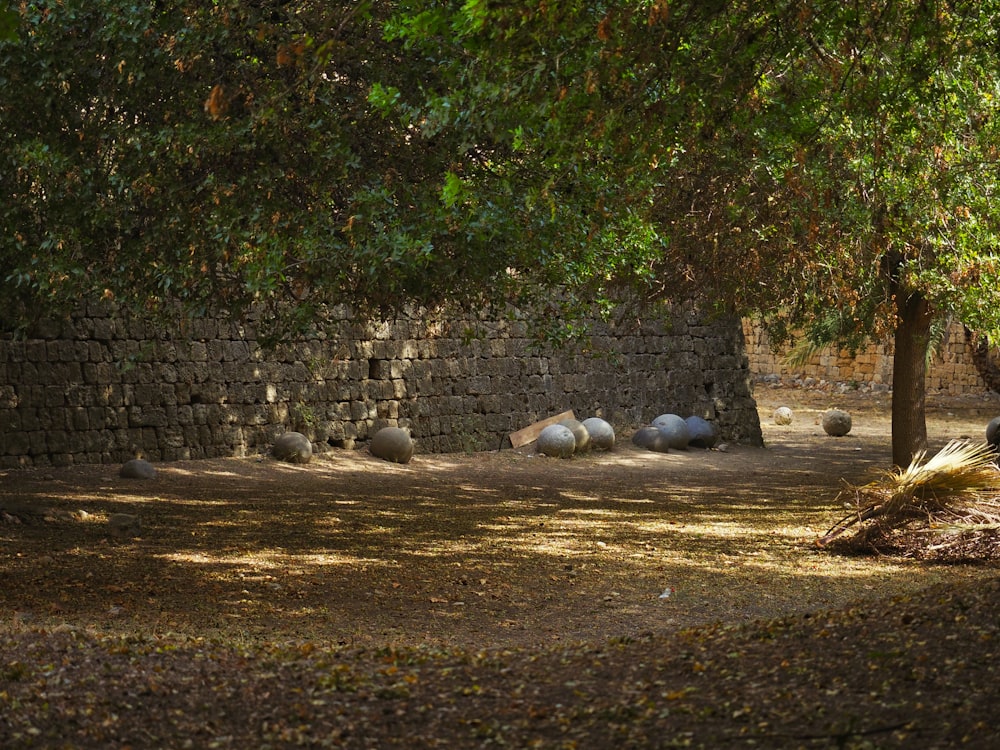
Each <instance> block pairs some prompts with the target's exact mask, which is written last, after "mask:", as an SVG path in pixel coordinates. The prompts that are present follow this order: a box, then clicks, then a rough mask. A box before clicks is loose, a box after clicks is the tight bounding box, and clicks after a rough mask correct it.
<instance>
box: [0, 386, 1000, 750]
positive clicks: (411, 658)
mask: <svg viewBox="0 0 1000 750" xmlns="http://www.w3.org/2000/svg"><path fill="white" fill-rule="evenodd" d="M758 401H759V407H760V413H761V421H762V427H763V429H764V435H765V440H766V443H767V447H766V448H764V449H760V448H750V447H745V446H732V447H730V448H729V449H728V450H726V451H701V450H698V451H695V450H692V451H687V452H676V453H670V454H666V455H664V454H656V453H649V452H646V451H641V450H639V449H636V448H634V447H633V446H631V445H630V444H629V441H628V438H629V436H628V435H620V436H619V445H618V447H617V448H616V450H615V451H614V452H612V453H610V454H603V453H591V454H588V455H585V456H582V457H578V458H574V459H571V460H563V461H559V460H554V459H547V458H544V457H536V456H532V455H530V454H527V453H522V452H515V451H503V452H499V453H484V454H470V455H446V456H427V455H417V456H416V457H414V459H413V460H412V462H411V463H409V464H407V465H405V466H398V465H395V464H389V463H386V462H383V461H379V460H377V459H374V458H372V457H371V456H369V455H367V453H365V452H362V451H358V452H353V451H352V452H346V451H341V452H335V453H332V454H329V455H326V456H321V457H318V458H316V459H314V461H313V462H312V463H310V464H308V465H305V466H293V465H288V464H281V463H278V462H275V461H272V460H270V459H259V460H258V459H249V460H235V459H233V460H219V461H201V462H181V463H175V464H163V465H161V466H159V467H158V468H159V476H158V477H157V479H156V480H154V481H151V482H142V481H127V480H123V479H120V478H119V477H118V476H117V468H118V467H110V466H85V467H68V468H59V469H45V470H30V471H28V470H25V471H8V472H5V473H0V508H2V507H4V506H5V504H6V505H7V506H8V507H15V506H16V507H17V508H21V509H23V508H25V507H26V506H27V507H31V508H35V509H37V512H36V513H34V514H30V513H29V514H24V513H19V514H17V519H18V520H22V521H24V522H21V523H18V522H15V521H8V522H6V523H0V544H2V547H0V572H2V575H3V581H4V585H3V586H2V588H0V745H2V746H4V747H22V746H23V747H29V746H62V745H71V746H87V745H95V746H105V747H111V746H125V745H134V746H140V745H142V746H164V747H173V746H182V745H183V744H184V743H185V742H187V741H191V742H192V743H193V744H192V745H191V746H193V747H199V746H208V744H210V742H214V743H216V745H217V746H219V747H230V746H231V747H247V746H257V745H260V746H263V745H265V744H271V745H272V746H283V745H285V744H293V743H294V742H295V741H297V740H296V737H298V738H299V739H300V740H302V742H304V743H305V744H307V745H316V746H322V745H323V744H326V745H332V746H352V747H354V746H356V747H369V746H370V747H380V746H386V745H389V744H392V743H393V741H395V740H400V739H401V738H402V737H408V738H409V739H410V740H412V743H410V744H411V745H423V746H435V745H437V744H444V745H448V746H478V745H480V744H483V745H485V744H489V743H490V742H493V741H499V739H505V741H507V742H508V743H509V744H513V745H515V746H526V745H528V744H530V743H531V742H534V741H535V740H538V741H539V742H540V743H541V746H559V743H562V742H564V741H565V743H567V746H572V745H571V744H569V743H571V742H576V743H577V746H581V747H582V746H589V747H603V746H607V744H608V743H610V742H613V741H622V740H627V741H626V742H625V744H626V745H629V743H631V745H632V746H669V744H668V743H667V741H666V737H667V734H669V736H670V742H671V743H673V742H676V743H678V744H693V745H695V746H699V745H701V746H717V745H713V744H712V743H713V742H714V741H726V742H734V741H737V740H739V741H743V740H745V739H746V738H747V737H753V738H756V739H755V741H756V742H758V746H760V743H762V744H763V745H764V746H776V747H777V746H790V745H810V744H813V745H816V744H817V743H818V745H823V743H834V744H840V745H841V746H858V747H861V746H872V745H862V744H850V743H854V742H855V741H857V742H858V743H861V742H862V741H868V740H870V739H871V737H870V736H869V735H867V734H866V732H869V731H875V730H878V731H877V733H876V734H875V735H871V736H875V737H877V738H878V742H876V743H875V745H874V746H880V745H879V744H878V743H879V742H883V743H888V744H889V745H893V746H895V743H897V742H898V743H904V741H905V740H906V739H907V738H910V739H912V738H913V736H914V734H913V733H914V732H918V731H922V732H924V734H922V735H920V736H921V737H923V738H924V739H927V738H928V737H931V735H930V734H926V732H927V731H929V730H927V729H926V728H925V727H924V725H923V724H921V723H920V722H921V719H920V716H922V715H924V714H921V711H923V712H925V713H927V712H929V711H930V708H928V706H929V705H930V703H929V701H930V700H931V698H932V697H933V696H932V695H931V693H927V691H928V690H930V688H929V687H928V680H929V681H931V682H934V684H936V685H937V686H938V687H939V688H941V689H945V688H949V687H951V688H954V687H955V686H964V687H965V688H968V686H969V684H971V683H969V682H968V680H967V675H966V674H965V673H964V672H962V670H963V669H966V668H971V667H972V665H974V666H975V668H976V669H977V670H985V672H984V673H983V674H984V675H985V674H986V673H987V672H988V673H989V675H990V679H991V680H992V683H991V686H990V687H989V688H983V687H981V686H977V688H976V690H977V692H976V694H975V696H970V695H959V696H958V698H957V699H956V700H957V701H958V703H959V704H960V706H959V708H955V709H954V712H955V715H956V716H957V717H958V718H956V719H955V721H954V722H951V723H948V722H945V724H946V725H947V731H945V730H944V729H940V727H939V730H935V731H939V734H938V735H934V737H937V738H938V739H937V740H935V741H940V742H943V743H945V744H944V745H939V746H947V744H948V742H950V740H949V739H948V738H950V737H952V734H953V733H954V732H959V733H962V732H964V733H966V734H968V737H969V738H971V739H972V740H975V738H976V737H978V736H980V735H977V734H976V730H975V727H976V726H977V723H976V722H979V721H981V718H976V717H975V716H974V712H971V708H970V707H973V706H979V705H980V703H979V702H978V701H979V700H980V699H983V700H985V699H986V698H987V697H990V696H992V698H993V699H994V700H993V703H992V704H991V705H990V707H989V711H990V712H994V713H995V709H994V708H993V706H995V705H996V701H995V697H996V692H997V688H996V687H994V686H993V685H995V684H996V680H995V679H994V678H995V674H994V669H995V666H996V653H995V643H994V640H993V639H994V637H995V635H996V633H995V631H996V626H995V617H993V616H991V615H989V614H988V613H989V612H990V611H991V610H990V607H992V606H994V605H995V604H997V603H1000V594H998V592H997V585H996V579H997V570H996V566H995V565H993V564H985V565H947V566H945V565H929V564H927V563H922V562H918V561H907V560H900V559H891V558H867V557H845V556H840V555H835V554H831V553H830V552H829V551H826V550H821V549H818V548H817V546H816V544H815V542H816V540H817V538H818V537H819V536H821V535H822V534H823V533H824V532H825V531H826V530H827V529H828V528H829V526H830V525H831V524H832V523H833V521H834V520H836V519H837V518H838V517H839V516H840V515H842V509H841V508H839V507H838V506H837V504H836V501H835V498H836V495H837V493H838V491H839V490H840V488H841V485H842V482H843V481H844V480H848V481H851V482H853V483H857V482H860V481H862V480H863V479H864V477H865V475H866V473H868V472H871V471H872V470H874V469H884V468H887V466H888V464H889V460H890V459H889V456H890V451H889V402H888V397H878V396H873V395H861V394H834V393H827V392H821V391H802V390H787V389H770V388H766V387H763V386H762V387H759V388H758ZM780 405H788V406H791V407H792V408H793V410H794V412H795V419H794V421H793V423H792V424H791V425H789V426H784V427H779V426H777V425H775V424H773V422H772V420H771V414H772V412H773V410H774V409H775V408H776V407H777V406H780ZM829 407H837V408H842V409H846V410H847V411H849V412H850V413H852V415H853V417H854V427H853V429H852V431H851V433H850V435H848V436H847V437H844V438H830V437H828V436H826V435H825V434H824V433H823V430H822V428H821V426H820V424H819V418H820V415H821V413H822V411H824V410H825V409H826V408H829ZM997 414H1000V405H998V402H997V400H996V399H995V398H993V397H981V398H964V399H937V400H935V401H934V402H933V403H932V406H931V409H930V411H929V432H930V434H931V439H932V443H933V445H934V446H940V445H943V444H944V443H945V442H947V441H948V440H949V439H952V438H959V437H969V438H973V439H977V440H978V439H981V438H982V434H983V430H984V429H985V425H986V422H988V421H989V419H990V418H992V417H993V416H995V415H997ZM115 513H129V514H136V515H138V516H139V517H140V518H141V523H142V531H141V534H140V536H138V537H134V538H132V537H128V538H119V537H116V536H115V535H114V534H111V533H109V525H108V523H107V519H108V518H109V517H110V516H111V515H112V514H115ZM935 587H936V588H935ZM956 592H957V593H956ZM991 597H992V598H991ZM956 600H960V603H961V606H960V607H959V608H958V610H955V607H956V606H958V605H956V604H955V602H956ZM935 607H937V608H939V609H941V608H943V609H941V611H932V610H933V609H934V608H935ZM993 611H995V610H993ZM886 612H889V613H895V614H892V615H891V617H890V620H888V621H886V622H884V623H882V620H881V619H880V618H881V616H882V615H883V614H884V613H886ZM943 612H945V613H946V614H942V613H943ZM970 613H971V614H970ZM943 616H944V617H947V618H951V620H950V622H952V623H954V622H958V620H956V619H955V618H957V617H963V618H965V619H964V620H963V622H971V621H972V620H975V621H976V622H977V623H978V624H977V625H975V627H974V628H972V626H971V625H969V627H968V628H967V627H965V626H964V625H963V626H962V628H959V631H958V632H957V633H956V632H953V630H952V629H945V630H941V628H942V620H941V617H943ZM991 617H993V620H991V619H990V618H991ZM892 618H896V619H892ZM976 618H979V619H976ZM980 620H982V621H981V622H980ZM904 621H905V624H906V625H907V627H906V628H902V631H901V629H900V627H899V624H900V623H903V622H904ZM991 621H993V622H994V625H993V626H992V630H991V629H990V626H989V622H991ZM880 623H882V624H884V625H886V627H880ZM914 623H918V624H919V623H924V626H922V627H921V628H917V627H916V626H913V627H910V626H911V625H913V624H914ZM691 628H694V629H693V630H691ZM935 628H937V630H935ZM969 628H972V629H971V630H970V629H969ZM951 636H955V638H952V639H951V642H949V641H947V640H943V639H946V638H949V637H951ZM860 638H865V639H867V640H866V641H865V643H864V645H859V642H858V641H857V639H860ZM876 641H878V642H880V643H881V642H882V641H885V643H883V644H882V645H881V646H872V645H871V644H872V643H875V642H876ZM939 641H940V642H939ZM852 642H853V645H852ZM970 644H971V645H970ZM973 647H975V648H978V650H979V652H978V653H976V654H972V653H965V652H961V653H955V651H956V649H968V648H973ZM719 649H729V650H728V651H723V652H719ZM880 649H881V650H880ZM877 653H884V655H883V656H877ZM732 654H736V656H730V655H732ZM873 654H876V655H875V656H873ZM792 657H794V659H793V658H792ZM730 658H731V659H732V661H726V660H727V659H730ZM921 658H922V659H923V660H924V661H920V659H921ZM790 659H792V661H790ZM944 659H947V660H949V661H948V665H949V666H948V667H947V669H945V667H944V666H943V665H944V661H942V660H944ZM810 660H811V661H810ZM793 662H794V664H796V665H798V666H797V667H796V668H797V669H798V670H799V671H794V670H792V672H790V671H788V670H789V669H791V666H782V665H783V664H786V665H792V664H793ZM904 662H905V665H906V666H905V669H907V670H909V671H908V672H907V674H909V675H911V677H912V679H911V680H910V682H909V683H907V684H908V685H909V687H910V688H911V691H910V693H909V694H906V693H904V692H900V689H898V688H896V687H894V688H893V690H889V689H888V688H887V687H886V690H885V695H884V699H885V700H882V698H879V700H877V701H872V702H871V703H870V705H868V703H866V699H865V698H864V695H861V694H857V693H856V691H857V690H859V689H861V688H858V687H857V686H856V685H854V683H852V682H851V680H852V679H854V678H855V677H858V678H863V680H864V681H865V684H869V682H870V678H871V675H872V674H873V673H874V672H879V675H885V676H886V679H887V680H888V679H889V678H888V675H890V674H892V672H891V671H890V670H889V667H892V668H893V669H897V671H898V669H903V668H904V667H903V666H900V665H902V664H904ZM911 662H912V663H911ZM959 662H961V664H962V665H964V666H962V667H957V666H956V664H958V663H959ZM921 664H923V665H924V666H921ZM60 665H61V666H60ZM873 665H874V666H873ZM893 665H895V666H893ZM880 670H884V672H883V671H880ZM920 670H923V672H921V671H920ZM942 670H944V671H942ZM824 671H827V677H828V679H830V680H833V683H832V684H833V689H834V693H833V694H832V695H831V694H830V693H829V690H830V689H831V687H830V683H827V684H826V685H823V684H822V682H823V678H822V676H821V675H822V673H823V672H824ZM945 671H947V675H946V676H945ZM793 672H794V674H793ZM574 675H576V676H574ZM913 675H916V677H913ZM981 676H982V675H981ZM946 677H947V679H946ZM893 679H897V678H893ZM898 679H902V678H898ZM908 679H909V678H908ZM754 680H757V681H756V682H754ZM748 681H749V682H748ZM838 681H839V682H842V683H843V685H844V688H843V690H841V689H840V688H837V684H838ZM935 681H936V682H935ZM890 682H891V680H890ZM571 683H573V684H571ZM754 685H755V686H756V687H754ZM887 685H889V682H884V684H883V687H885V686H887ZM60 686H61V687H60ZM914 690H916V692H919V693H922V694H926V696H929V697H925V698H923V699H920V700H918V699H917V698H915V697H914V696H913V694H912V693H913V691H914ZM637 691H638V692H637ZM881 691H882V688H879V689H878V690H876V691H875V692H877V693H878V695H880V696H882V694H883V693H882V692H881ZM869 692H871V691H869ZM39 693H42V694H43V695H45V696H46V697H45V698H44V700H43V699H40V698H38V697H37V696H38V694H39ZM893 693H894V694H895V696H896V697H895V698H892V694H893ZM824 695H825V697H824ZM837 695H841V697H842V698H844V706H847V705H851V706H853V708H852V711H853V712H854V713H852V714H851V716H853V717H854V718H851V719H850V721H847V719H845V718H844V715H843V711H842V710H838V709H837V706H838V705H840V703H838V701H840V699H839V698H836V696H837ZM852 695H853V698H854V700H848V698H850V696H852ZM741 696H743V697H741ZM781 696H785V700H786V702H787V701H790V703H788V705H787V706H786V707H785V708H780V707H779V704H780V703H781V700H780V699H781ZM921 701H922V705H923V706H924V707H923V708H921V709H918V708H917V707H916V706H917V703H921ZM744 703H745V704H746V705H744ZM889 704H892V706H894V708H892V710H891V711H889V709H888V708H886V706H888V705H889ZM826 705H829V706H832V707H833V709H832V712H831V711H826V713H823V712H822V711H821V714H820V715H817V714H816V711H817V710H820V709H821V708H822V707H823V706H826ZM456 706H458V707H456ZM810 707H811V708H810ZM744 708H746V709H747V710H746V711H745V712H744ZM869 708H870V709H871V710H870V711H869V710H868V709H869ZM977 710H978V709H977ZM370 711H371V712H374V714H373V713H370ZM764 711H769V712H771V713H768V714H766V716H764V715H763V714H762V713H761V712H764ZM887 711H889V714H886V712H887ZM296 712H298V713H296ZM376 714H377V715H376ZM927 715H929V714H927ZM112 716H114V717H115V718H114V719H113V720H112V718H111V717H112ZM297 716H298V717H299V718H298V719H297V718H296V717H297ZM762 716H763V718H761V717H762ZM823 716H825V717H826V718H823ZM671 717H673V718H671ZM767 717H770V718H767ZM962 717H965V718H962ZM681 719H683V720H681ZM966 719H967V720H966ZM973 719H975V720H973ZM842 720H843V721H842ZM102 721H103V722H105V725H104V728H103V729H102V728H101V727H102V724H101V722H102ZM844 721H846V722H847V723H846V724H845V723H844ZM851 722H855V723H857V726H853V725H850V724H851ZM518 727H520V728H518ZM560 727H562V728H561V729H560ZM616 727H617V728H616ZM653 730H656V732H659V733H660V734H658V735H657V734H656V732H654V731H653ZM675 730H676V731H675ZM940 732H944V734H940ZM199 733H200V734H199ZM296 733H298V734H296ZM982 736H984V737H985V736H987V735H985V734H983V735H982ZM837 737H842V738H846V739H845V740H844V742H847V741H848V740H849V742H847V744H846V745H845V744H844V742H841V741H840V740H837V739H836V738H837ZM616 738H617V739H616ZM713 738H714V739H713ZM720 738H722V740H720ZM782 738H784V739H782ZM789 738H792V739H794V742H793V741H792V739H789ZM866 738H868V739H866ZM418 740H419V741H418ZM786 741H787V742H788V743H789V744H785V742H786ZM401 744H406V743H401ZM927 746H931V745H927ZM984 746H986V745H984Z"/></svg>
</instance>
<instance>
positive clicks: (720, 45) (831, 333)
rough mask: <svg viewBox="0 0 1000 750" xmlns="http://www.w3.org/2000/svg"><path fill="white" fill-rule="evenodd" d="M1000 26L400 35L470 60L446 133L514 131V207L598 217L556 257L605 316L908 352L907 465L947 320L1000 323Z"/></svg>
mask: <svg viewBox="0 0 1000 750" xmlns="http://www.w3.org/2000/svg"><path fill="white" fill-rule="evenodd" d="M998 21H1000V7H998V4H997V3H995V2H986V3H969V2H924V1H922V0H858V1H857V2H853V3H848V4H844V3H833V2H829V3H822V2H819V3H817V2H806V1H805V0H786V2H779V3H774V2H768V3H763V2H724V1H722V0H719V1H717V2H707V3H706V2H695V1H691V2H670V3H668V2H626V1H625V0H618V1H610V2H602V3H592V4H581V3H578V2H572V1H566V2H560V1H559V0H552V1H551V2H545V3H542V4H537V3H528V2H524V3H507V4H504V5H503V6H502V7H499V6H493V5H491V4H489V3H486V2H466V3H463V4H457V3H456V4H451V5H449V4H439V3H434V4H430V3H422V2H415V3H410V4H407V7H406V8H405V9H404V11H403V13H402V16H400V17H399V18H397V20H396V21H395V22H394V23H393V24H392V25H390V30H391V31H392V32H393V33H394V34H395V35H397V36H400V37H402V38H405V39H407V40H409V41H410V43H411V44H412V45H414V46H415V47H417V48H419V49H421V50H424V51H427V50H437V51H440V50H445V53H444V54H443V55H442V56H443V57H444V58H445V59H446V60H448V61H450V62H451V67H450V68H449V69H448V74H447V75H448V77H449V80H450V88H449V93H448V94H447V95H446V96H442V95H441V94H440V93H439V92H433V95H431V96H428V97H426V98H425V102H424V105H423V110H422V111H423V112H424V116H425V118H426V120H428V121H431V122H438V121H441V120H442V117H441V113H442V110H443V109H445V108H446V109H448V110H449V111H450V112H452V113H455V112H460V113H461V115H460V116H458V115H455V114H452V115H450V117H449V125H450V126H452V127H458V128H462V129H465V130H466V132H470V133H475V134H477V136H469V137H470V139H471V138H474V137H478V134H480V133H484V134H488V135H489V139H490V140H492V141H496V140H497V139H498V135H500V136H502V135H503V134H506V137H507V143H509V145H510V149H511V158H512V162H511V163H512V164H513V165H514V166H510V165H509V166H508V168H509V169H510V172H511V173H512V174H514V175H515V176H516V177H518V178H522V179H523V180H524V181H523V183H522V185H521V187H520V188H519V189H518V190H517V191H516V192H518V193H519V194H524V195H529V196H532V197H533V199H534V198H535V197H536V196H537V197H541V198H546V197H547V198H548V199H549V200H550V201H555V202H558V204H559V205H558V211H559V212H561V213H564V214H568V213H569V210H568V208H567V205H575V206H578V207H579V211H578V213H579V215H580V216H581V218H583V225H584V226H585V227H586V228H587V241H586V242H585V243H582V244H581V242H580V237H579V235H576V234H573V233H567V234H563V235H560V236H558V237H556V238H555V241H556V245H555V246H554V248H550V249H549V256H550V257H552V258H554V259H555V261H556V263H557V264H558V265H559V267H562V268H569V269H571V271H572V273H571V274H570V277H571V280H572V286H573V288H574V289H575V290H576V291H577V292H578V293H580V294H581V295H582V296H583V297H584V298H586V299H593V298H595V297H596V298H600V297H601V296H602V295H609V294H610V295H614V294H615V293H616V287H617V286H618V285H619V284H623V283H625V282H628V284H629V285H630V286H631V288H633V289H634V288H636V286H637V285H638V288H639V289H640V290H641V291H642V293H643V295H644V296H645V297H647V298H650V299H656V298H659V299H685V298H689V297H697V298H699V299H700V300H701V301H702V304H709V305H715V306H716V307H717V308H719V309H720V310H726V311H730V312H738V313H742V314H747V313H755V312H756V313H763V314H766V315H767V317H768V319H770V321H771V323H772V325H775V326H776V327H777V328H778V329H779V331H780V330H781V329H782V328H785V329H787V327H789V326H796V325H806V326H807V328H808V333H809V334H810V335H812V336H815V337H821V336H826V337H827V338H836V339H839V340H847V341H848V342H849V343H852V344H857V343H858V342H860V341H861V340H863V339H864V337H866V336H870V335H877V334H885V333H892V334H893V336H894V339H895V362H894V397H893V460H894V462H895V463H897V464H899V465H904V466H905V465H906V464H908V463H909V459H910V457H911V456H912V455H913V453H914V452H915V451H917V450H919V449H921V448H923V447H924V445H925V443H926V428H925V426H924V425H925V423H924V390H923V388H924V374H925V361H926V352H927V346H928V341H929V338H930V337H929V332H930V328H931V324H932V321H933V320H934V319H935V317H937V316H941V315H945V314H956V315H958V316H959V317H960V318H961V319H962V320H963V321H965V322H966V323H967V324H968V325H970V326H972V327H973V328H976V329H977V330H984V331H989V330H995V329H996V328H997V326H998V315H997V311H998V309H1000V306H998V305H997V302H998V299H997V295H998V288H1000V287H998V285H997V281H998V278H997V272H998V265H997V257H996V255H995V248H996V246H997V241H996V239H997V234H996V232H997V219H996V211H995V210H994V208H993V206H992V201H993V196H994V195H995V194H996V192H997V188H998V183H997V169H996V167H997V155H998V154H997V149H996V147H995V146H994V144H995V143H996V135H997V133H996V127H997V124H996V123H997V118H996V116H995V115H996V111H995V110H996V107H997V94H998V86H1000V76H998V73H997V71H996V68H995V65H993V63H992V61H991V57H992V55H993V50H995V49H996V48H997V41H998V40H997V31H996V30H997V29H998V28H1000V26H998ZM449 48H450V49H451V52H450V53H448V52H447V50H449ZM439 54H440V52H439ZM406 116H407V117H409V118H411V119H412V118H414V114H413V112H412V110H407V115H406ZM500 140H501V141H502V140H503V139H502V137H501V138H500ZM479 187H480V189H482V190H485V191H486V193H491V191H492V190H493V185H492V183H490V182H489V181H484V182H483V183H482V184H481V185H479ZM484 194H485V193H484ZM480 200H484V198H483V197H480ZM537 202H538V201H537V200H529V201H527V202H526V203H525V204H524V206H522V207H521V208H520V210H521V212H522V213H523V214H525V215H526V216H532V215H534V216H537ZM511 208H516V207H515V206H513V205H512V206H511ZM594 238H598V239H599V240H601V239H603V240H606V241H605V242H603V243H602V242H595V241H594ZM556 248H558V250H556Z"/></svg>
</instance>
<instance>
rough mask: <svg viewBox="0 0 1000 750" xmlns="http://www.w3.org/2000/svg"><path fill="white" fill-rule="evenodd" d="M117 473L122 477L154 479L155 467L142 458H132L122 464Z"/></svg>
mask: <svg viewBox="0 0 1000 750" xmlns="http://www.w3.org/2000/svg"><path fill="white" fill-rule="evenodd" d="M118 475H119V476H120V477H122V478H123V479H156V468H155V467H154V466H153V464H151V463H149V461H147V460H145V459H143V458H133V459H132V460H131V461H126V462H125V463H124V464H122V468H121V471H119V472H118Z"/></svg>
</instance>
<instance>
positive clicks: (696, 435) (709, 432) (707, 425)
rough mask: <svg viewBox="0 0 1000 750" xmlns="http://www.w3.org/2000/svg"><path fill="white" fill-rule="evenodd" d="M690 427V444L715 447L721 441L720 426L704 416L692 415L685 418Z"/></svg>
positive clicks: (700, 446) (697, 446)
mask: <svg viewBox="0 0 1000 750" xmlns="http://www.w3.org/2000/svg"><path fill="white" fill-rule="evenodd" d="M684 421H685V422H686V423H687V427H688V435H689V440H688V445H693V446H694V447H695V448H714V447H715V444H716V443H717V442H719V428H718V427H717V426H716V425H714V424H712V423H711V422H709V421H708V420H707V419H704V418H703V417H699V416H696V415H692V416H690V417H687V418H686V419H685V420H684Z"/></svg>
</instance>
